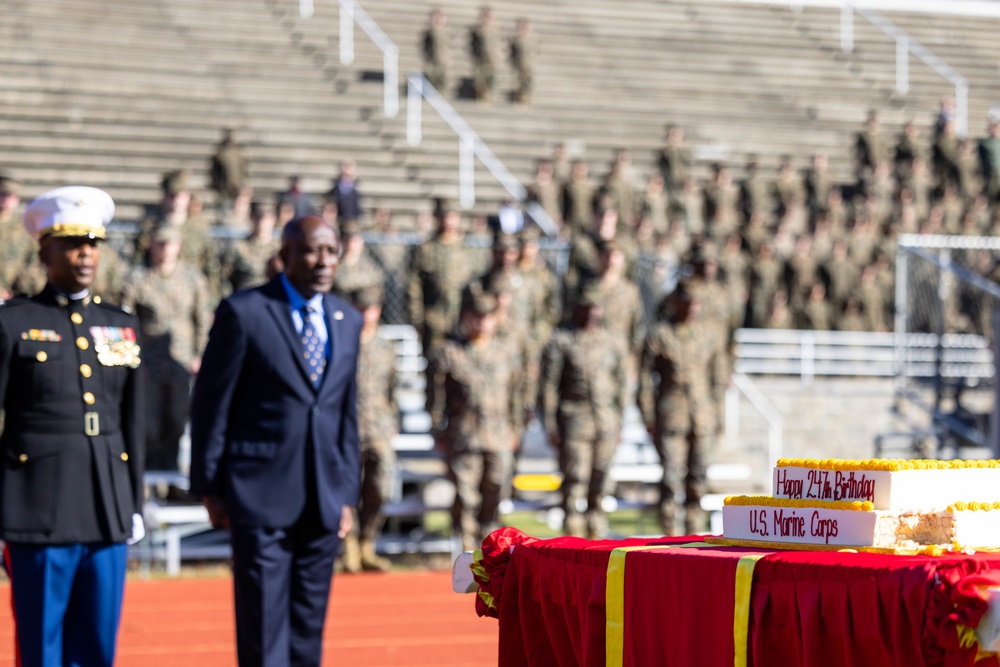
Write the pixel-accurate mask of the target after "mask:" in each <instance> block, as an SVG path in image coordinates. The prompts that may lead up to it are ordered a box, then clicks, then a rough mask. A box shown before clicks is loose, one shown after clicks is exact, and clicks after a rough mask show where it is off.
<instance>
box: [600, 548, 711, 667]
mask: <svg viewBox="0 0 1000 667" xmlns="http://www.w3.org/2000/svg"><path fill="white" fill-rule="evenodd" d="M710 546H712V545H711V544H706V543H704V542H691V543H690V544H657V545H654V546H641V547H619V548H617V549H615V550H614V551H612V552H611V557H610V558H609V559H608V580H607V588H606V590H605V631H604V638H605V648H604V656H605V664H606V665H607V667H622V660H623V657H624V655H625V556H627V555H628V552H630V551H654V550H661V549H677V548H681V547H687V548H698V547H710Z"/></svg>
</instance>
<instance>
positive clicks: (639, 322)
mask: <svg viewBox="0 0 1000 667" xmlns="http://www.w3.org/2000/svg"><path fill="white" fill-rule="evenodd" d="M598 262H599V265H600V271H599V273H598V275H597V276H596V277H595V278H594V279H593V280H590V281H588V282H587V283H586V284H585V285H584V287H583V290H582V291H587V290H590V291H591V298H592V299H594V300H596V301H597V306H598V308H599V309H600V311H601V313H602V316H603V326H604V328H605V329H606V330H607V331H608V332H609V333H610V334H611V335H612V336H613V338H614V340H615V342H616V344H617V345H619V346H620V347H621V349H622V350H623V351H624V352H625V354H626V367H627V369H628V375H629V377H631V378H634V377H635V372H636V369H637V368H638V362H639V353H640V352H641V351H642V341H643V338H644V337H645V335H646V333H645V325H644V322H643V317H644V312H645V311H644V309H643V304H642V295H641V294H640V293H639V288H638V287H637V286H636V284H635V283H633V282H632V281H631V280H629V279H628V278H626V277H625V275H624V271H625V255H624V253H623V252H622V251H621V249H620V248H619V246H618V242H617V241H616V240H615V239H610V240H607V241H602V242H601V243H600V244H599V246H598Z"/></svg>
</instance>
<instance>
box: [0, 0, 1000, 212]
mask: <svg viewBox="0 0 1000 667" xmlns="http://www.w3.org/2000/svg"><path fill="white" fill-rule="evenodd" d="M314 4H315V13H314V15H313V17H312V18H311V19H308V20H306V19H302V18H300V17H299V16H298V2H297V1H296V0H255V1H249V2H244V1H239V2H237V1H236V0H224V1H221V2H215V3H208V4H206V3H202V2H197V1H196V0H173V1H172V2H169V3H160V4H152V5H151V4H143V3H139V4H136V3H127V4H124V5H123V4H122V3H117V2H112V1H111V0H51V1H50V2H45V3H37V2H30V0H10V2H8V3H7V4H6V5H5V11H4V12H3V15H2V16H0V72H3V75H4V86H3V88H2V90H0V150H2V152H3V154H4V163H5V164H4V166H5V167H6V168H9V169H11V170H13V171H14V172H15V173H17V174H18V175H19V176H21V177H22V178H23V179H24V180H25V182H26V184H27V194H29V195H30V194H33V193H36V192H38V191H41V190H42V189H44V188H46V187H49V186H52V185H56V184H62V183H64V182H69V181H76V182H81V183H86V184H94V185H99V186H102V187H106V188H108V189H109V190H110V191H111V192H112V195H113V196H114V197H115V199H116V201H118V202H119V203H120V208H119V215H120V216H121V217H122V218H123V219H129V218H134V217H135V216H136V215H138V212H139V210H140V206H141V205H142V204H144V203H148V202H151V201H155V199H156V196H157V195H156V188H157V185H158V182H159V175H160V173H162V172H163V171H165V170H167V169H172V168H178V167H189V168H192V169H193V170H194V172H195V175H196V177H197V179H198V180H199V181H201V182H204V177H205V168H206V165H207V158H208V155H209V154H210V153H211V146H212V144H213V143H214V142H215V141H216V140H217V139H218V136H219V129H220V128H221V127H223V126H226V125H232V126H236V127H237V128H238V129H239V130H240V136H241V138H242V141H243V142H244V143H245V145H246V153H247V156H248V158H249V159H250V163H251V175H252V178H251V181H252V184H253V185H254V186H255V187H256V188H258V189H259V190H264V191H269V190H270V191H276V190H279V189H281V188H282V187H284V185H285V179H286V177H287V176H288V175H290V174H292V173H298V174H300V175H302V177H303V179H304V181H303V184H304V186H305V187H306V188H307V189H310V190H313V191H323V190H325V189H326V188H328V187H329V179H330V178H331V177H332V176H333V175H334V172H335V169H336V166H335V165H336V162H337V160H339V159H340V158H343V157H347V156H351V157H354V158H356V159H357V161H358V163H359V167H360V174H361V178H362V185H363V188H364V191H365V192H366V194H367V195H368V197H369V199H368V202H369V204H370V205H376V204H382V205H386V206H389V207H391V208H392V209H393V210H394V211H395V212H396V213H397V216H398V219H399V220H400V221H401V222H403V223H404V224H405V221H406V220H408V219H412V216H413V215H414V214H415V213H416V212H417V211H419V210H426V208H427V207H428V199H429V197H431V196H436V195H441V196H450V197H453V198H454V196H455V194H456V193H457V184H456V178H457V164H458V155H457V149H456V141H455V138H454V136H453V135H452V134H451V131H450V130H448V129H447V127H445V126H444V124H443V123H441V122H439V121H435V120H434V119H433V118H432V117H427V118H425V127H424V137H425V138H424V142H423V143H422V144H421V146H419V147H416V148H414V147H410V146H409V145H408V144H407V143H406V140H405V118H404V115H405V114H401V115H400V116H399V117H397V118H394V119H388V118H384V117H382V116H381V114H380V113H379V112H378V109H379V106H380V104H381V99H382V91H381V88H380V86H381V84H380V83H379V82H378V81H377V78H378V77H371V76H366V73H370V72H372V71H374V72H375V73H376V74H377V73H378V72H379V71H380V69H381V62H382V61H381V54H379V53H378V52H377V51H375V49H374V47H373V46H372V45H371V44H370V43H368V42H367V40H365V39H363V38H362V37H361V36H360V35H359V36H358V38H357V39H356V44H357V51H358V53H357V59H356V61H355V64H354V65H352V66H349V67H347V66H341V65H340V64H339V61H338V58H337V49H338V46H339V42H338V37H337V28H336V26H337V17H338V7H337V3H336V0H317V1H316V2H315V3H314ZM363 4H365V5H366V7H365V8H366V9H367V11H368V12H369V14H371V15H372V16H373V17H374V18H375V20H376V21H378V22H379V24H380V25H381V26H382V27H383V29H384V30H385V31H386V33H388V35H389V36H390V37H391V38H392V39H393V40H394V41H395V42H396V43H397V45H398V46H399V48H400V71H401V73H403V74H405V73H406V72H408V71H413V70H418V69H419V68H420V65H421V63H420V50H419V32H420V30H421V29H422V26H423V25H424V22H425V21H426V16H427V14H428V12H429V9H430V8H431V6H432V5H434V6H440V7H442V9H443V10H444V11H445V12H446V14H447V15H448V16H449V17H450V19H451V26H452V35H453V37H452V41H453V44H452V51H453V54H452V55H453V58H452V60H453V63H454V70H455V80H456V84H457V83H458V82H459V80H460V79H461V78H464V77H467V76H469V73H470V71H471V69H470V66H469V64H468V58H467V56H466V54H465V49H466V43H467V33H466V30H467V28H468V26H470V25H471V24H472V23H473V21H474V18H475V13H476V11H477V9H478V8H477V7H476V6H474V5H470V4H468V3H464V2H461V1H460V0H448V1H446V2H433V3H432V2H429V1H427V2H424V1H422V0H421V1H417V2H402V1H401V0H391V1H390V0H382V1H380V2H378V3H375V2H369V3H363ZM494 9H495V12H496V14H497V18H498V21H499V22H500V25H501V27H502V29H503V31H504V33H505V34H509V31H510V29H511V26H512V24H513V20H514V19H515V18H516V17H518V16H521V15H525V16H530V17H532V19H533V20H534V22H535V24H536V34H537V35H538V38H539V41H540V55H539V58H538V65H537V76H536V79H537V90H536V93H535V95H534V102H533V104H532V106H531V107H529V108H520V107H514V106H512V105H511V104H509V103H507V102H506V101H503V100H501V101H498V102H497V103H496V104H494V105H492V106H490V107H485V106H480V105H476V104H474V103H472V102H469V101H465V100H457V102H456V103H457V108H458V110H459V112H460V113H461V114H462V115H463V116H464V117H465V118H466V120H467V121H468V122H469V123H470V124H471V125H472V127H473V128H474V129H476V131H477V132H479V134H480V135H481V136H482V137H483V139H484V140H485V141H486V142H487V143H488V144H489V145H490V146H491V147H492V148H493V149H494V150H495V152H496V153H497V155H498V156H499V157H500V159H501V160H502V161H503V162H504V163H505V164H507V166H508V167H509V168H510V169H511V170H512V171H513V173H514V174H515V175H516V176H517V177H518V178H520V179H521V180H522V182H527V181H528V180H530V175H531V172H532V163H533V161H534V160H535V159H537V158H539V157H542V156H544V155H547V154H548V153H549V151H550V150H551V147H552V145H553V144H554V143H555V142H557V141H565V142H567V143H568V145H569V146H570V147H571V149H573V150H574V151H576V152H578V153H579V154H580V155H582V156H583V157H585V158H587V159H588V160H590V161H591V163H592V165H593V167H594V168H593V171H594V172H595V174H596V175H599V174H600V173H601V172H603V170H604V165H605V164H606V162H607V161H608V160H609V159H610V157H611V154H612V152H613V151H614V150H615V149H616V148H618V147H625V148H630V149H631V150H632V152H633V154H634V157H635V167H636V174H637V176H641V175H642V174H643V173H645V172H646V171H647V170H648V169H649V168H650V166H651V164H652V160H653V150H654V149H655V148H656V147H657V145H658V142H659V141H660V140H661V137H662V128H663V125H664V124H665V123H666V122H676V123H678V124H680V125H681V126H682V127H685V128H686V129H687V131H688V137H689V141H690V143H691V144H692V145H694V146H696V147H699V146H700V147H702V148H703V149H705V150H704V151H703V152H706V153H712V154H714V155H717V156H722V157H723V158H727V159H728V160H730V161H732V162H735V163H736V164H740V163H742V161H743V159H744V156H745V155H746V154H747V153H757V154H759V155H760V158H761V164H762V165H763V166H764V167H765V168H773V167H774V166H775V165H776V164H777V162H778V159H779V157H780V156H781V155H783V154H789V155H791V156H792V157H793V159H794V160H795V162H796V164H798V165H800V166H804V165H805V164H806V161H807V158H808V156H809V155H810V154H811V153H813V152H816V151H823V152H827V153H829V154H830V157H831V167H832V169H833V171H834V173H835V174H836V175H837V176H838V177H840V178H847V177H848V176H849V170H850V169H849V167H850V143H851V142H850V135H851V133H853V132H854V131H856V130H857V129H858V127H859V126H860V123H861V121H862V119H863V118H864V115H865V112H866V110H867V109H869V108H877V109H879V110H881V111H882V115H883V119H884V120H885V124H886V132H887V134H889V135H890V136H891V135H892V134H893V133H894V131H895V130H896V129H897V128H898V127H899V125H900V124H901V123H902V121H903V120H905V119H906V118H909V117H914V118H917V120H918V121H921V122H923V123H924V124H925V125H929V123H930V120H931V116H932V114H933V113H934V111H935V110H936V108H937V105H938V101H939V100H940V98H941V97H942V96H944V95H946V94H948V93H949V92H950V87H949V85H948V84H947V83H946V82H944V81H943V80H941V79H940V77H937V75H935V74H933V73H932V72H930V71H929V70H927V69H926V68H924V67H922V66H920V65H918V64H914V65H913V66H912V67H911V89H910V93H909V94H908V95H907V96H905V97H900V96H898V95H897V94H896V93H895V91H894V90H893V85H892V82H893V76H894V74H893V64H892V63H893V62H894V51H893V45H892V43H891V41H890V40H888V39H886V38H885V36H884V35H882V34H881V33H880V32H878V31H877V30H876V29H875V28H873V27H872V26H870V25H868V24H867V23H866V22H864V21H860V20H858V21H856V26H855V42H856V47H857V48H856V49H855V51H854V53H853V54H851V55H849V56H847V55H844V54H843V53H841V52H840V49H839V43H838V39H839V33H838V28H839V21H838V10H835V9H822V8H807V9H803V10H801V11H798V12H796V11H792V10H791V9H789V8H787V7H781V6H758V5H750V4H744V3H738V2H724V1H720V0H712V1H710V2H659V1H654V0H643V1H641V2H629V3H607V2H598V0H583V1H579V2H578V1H574V2H568V1H567V0H559V1H558V2H554V3H549V4H544V5H540V4H538V3H535V2H528V0H506V1H505V2H502V3H499V4H495V7H494ZM891 18H892V19H893V20H894V21H896V22H897V23H899V24H900V25H901V26H902V27H903V28H905V29H906V30H908V31H909V32H910V33H911V34H912V35H913V36H914V37H916V38H917V39H920V40H921V41H922V42H923V43H924V44H925V45H927V46H928V47H929V48H931V49H932V50H934V51H935V52H937V53H938V54H939V55H940V56H941V57H942V58H943V59H944V60H945V61H947V62H948V63H949V64H950V65H951V66H952V67H954V68H955V69H956V70H958V71H959V72H960V73H961V74H962V75H963V76H965V77H966V78H968V79H969V81H970V85H971V99H970V102H971V107H970V108H971V118H972V119H973V122H972V130H973V132H975V133H981V132H982V126H983V125H982V124H983V122H984V120H985V117H986V111H987V109H988V107H989V105H990V104H991V103H993V102H994V101H995V100H996V99H1000V95H998V93H1000V90H998V85H1000V84H998V82H997V78H996V76H995V71H996V64H997V62H998V61H1000V57H998V55H1000V47H998V46H997V44H996V41H995V39H993V34H994V33H995V29H996V25H995V23H996V22H995V21H990V20H976V19H968V18H948V17H941V16H936V17H934V19H933V20H931V19H929V18H928V17H925V16H920V15H916V14H905V13H902V14H897V13H893V14H892V15H891ZM500 79H501V81H500V87H501V90H507V89H509V88H510V85H511V81H510V74H509V72H508V71H507V68H505V67H502V68H501V77H500ZM477 194H478V196H479V203H478V204H477V207H476V210H478V211H481V212H488V211H491V210H493V209H494V208H495V206H496V205H497V203H498V202H499V201H501V200H502V198H503V196H504V193H503V191H502V189H501V188H500V187H499V186H498V185H496V184H494V183H492V182H491V181H490V179H489V178H488V176H486V175H485V174H484V173H479V174H478V177H477Z"/></svg>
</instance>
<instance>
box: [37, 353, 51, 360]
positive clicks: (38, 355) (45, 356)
mask: <svg viewBox="0 0 1000 667" xmlns="http://www.w3.org/2000/svg"><path fill="white" fill-rule="evenodd" d="M48 358H49V355H47V354H45V350H42V351H40V352H39V353H38V354H36V355H35V359H38V360H39V361H45V360H46V359H48Z"/></svg>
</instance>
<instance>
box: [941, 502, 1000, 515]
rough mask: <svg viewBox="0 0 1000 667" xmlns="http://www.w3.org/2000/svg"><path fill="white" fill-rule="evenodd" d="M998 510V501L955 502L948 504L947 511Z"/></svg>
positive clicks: (999, 508)
mask: <svg viewBox="0 0 1000 667" xmlns="http://www.w3.org/2000/svg"><path fill="white" fill-rule="evenodd" d="M997 510H1000V503H979V502H975V501H973V502H971V503H965V502H957V503H952V504H951V505H948V511H949V512H995V511H997Z"/></svg>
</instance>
